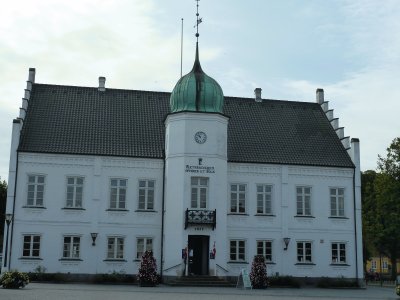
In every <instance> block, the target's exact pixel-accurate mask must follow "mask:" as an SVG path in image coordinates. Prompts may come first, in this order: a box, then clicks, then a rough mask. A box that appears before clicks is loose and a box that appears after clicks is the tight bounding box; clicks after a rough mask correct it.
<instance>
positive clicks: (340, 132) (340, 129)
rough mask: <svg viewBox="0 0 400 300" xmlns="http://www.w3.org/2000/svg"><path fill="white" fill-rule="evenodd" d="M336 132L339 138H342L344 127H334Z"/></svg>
mask: <svg viewBox="0 0 400 300" xmlns="http://www.w3.org/2000/svg"><path fill="white" fill-rule="evenodd" d="M336 134H337V136H338V138H339V139H342V138H344V127H339V128H338V129H336Z"/></svg>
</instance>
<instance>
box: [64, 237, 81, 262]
mask: <svg viewBox="0 0 400 300" xmlns="http://www.w3.org/2000/svg"><path fill="white" fill-rule="evenodd" d="M80 244H81V238H80V237H79V236H64V247H63V258H69V259H74V258H75V259H76V258H79V255H80Z"/></svg>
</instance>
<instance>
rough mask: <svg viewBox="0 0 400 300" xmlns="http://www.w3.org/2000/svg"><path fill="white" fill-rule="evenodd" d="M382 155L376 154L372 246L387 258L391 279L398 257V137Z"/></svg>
mask: <svg viewBox="0 0 400 300" xmlns="http://www.w3.org/2000/svg"><path fill="white" fill-rule="evenodd" d="M386 150H387V153H386V157H382V156H378V170H379V171H380V172H381V173H380V174H379V175H378V176H377V177H376V179H375V184H374V187H375V192H376V213H375V219H374V220H373V221H372V222H371V223H375V226H373V227H372V228H371V229H372V230H373V234H374V239H375V240H374V244H375V247H376V249H378V250H379V251H380V253H383V254H385V255H387V256H388V257H389V258H390V260H391V265H392V279H393V280H394V279H395V278H396V275H397V268H396V262H397V259H398V258H399V257H400V138H395V139H394V140H393V141H392V143H391V144H390V146H389V147H388V148H387V149H386Z"/></svg>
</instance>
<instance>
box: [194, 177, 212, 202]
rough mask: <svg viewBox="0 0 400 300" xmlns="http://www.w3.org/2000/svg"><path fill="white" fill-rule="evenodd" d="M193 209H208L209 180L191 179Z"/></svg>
mask: <svg viewBox="0 0 400 300" xmlns="http://www.w3.org/2000/svg"><path fill="white" fill-rule="evenodd" d="M191 187H192V192H191V193H192V194H191V198H190V199H191V201H190V207H191V208H207V195H208V178H206V177H192V178H191Z"/></svg>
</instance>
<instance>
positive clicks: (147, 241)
mask: <svg viewBox="0 0 400 300" xmlns="http://www.w3.org/2000/svg"><path fill="white" fill-rule="evenodd" d="M146 251H153V239H152V238H146V237H144V238H138V239H137V240H136V258H137V259H141V258H142V256H143V254H144V252H146Z"/></svg>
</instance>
